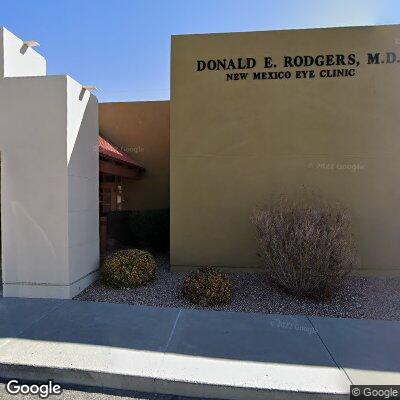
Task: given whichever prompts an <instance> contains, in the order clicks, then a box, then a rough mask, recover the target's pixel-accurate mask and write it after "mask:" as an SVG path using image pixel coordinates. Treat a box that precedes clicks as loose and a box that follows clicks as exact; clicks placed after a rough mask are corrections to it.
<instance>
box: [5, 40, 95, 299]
mask: <svg viewBox="0 0 400 400" xmlns="http://www.w3.org/2000/svg"><path fill="white" fill-rule="evenodd" d="M3 39H4V36H3ZM0 49H1V47H0ZM3 50H4V47H3ZM3 58H4V59H7V54H5V55H4V57H3ZM29 60H30V59H29V58H27V59H25V61H27V62H28V61H29ZM16 71H17V72H18V71H19V72H18V73H20V72H22V71H25V72H24V73H26V74H27V75H29V74H31V75H32V76H26V77H5V78H2V77H0V152H1V181H0V182H1V233H2V279H3V294H4V296H6V297H47V298H72V297H73V296H75V295H76V294H77V293H79V292H80V291H81V290H83V289H84V288H85V287H86V286H88V285H89V284H90V283H91V282H93V280H95V279H96V277H97V273H98V266H99V214H98V149H97V145H98V111H97V99H96V98H95V97H94V96H93V95H91V94H90V93H89V92H88V91H84V90H83V89H82V86H81V85H80V84H79V83H77V82H76V81H74V80H73V79H72V78H70V77H69V76H66V75H63V76H33V75H34V74H35V73H36V72H38V71H39V70H38V69H37V64H36V63H35V61H33V62H32V64H31V69H30V67H29V62H28V65H25V66H24V67H20V66H17V67H16Z"/></svg>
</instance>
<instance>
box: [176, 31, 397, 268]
mask: <svg viewBox="0 0 400 400" xmlns="http://www.w3.org/2000/svg"><path fill="white" fill-rule="evenodd" d="M399 38H400V27H399V26H376V27H356V28H333V29H309V30H291V31H271V32H247V33H227V34H209V35H183V36H174V37H173V38H172V66H171V68H172V73H171V264H172V268H173V269H174V270H181V269H186V268H189V267H193V266H198V265H216V266H218V267H222V268H227V269H234V270H254V269H258V268H260V262H259V260H258V258H257V256H256V240H255V232H254V229H253V226H252V224H251V222H250V217H251V214H252V210H253V208H254V207H255V206H257V205H262V204H265V202H267V201H268V199H269V197H270V195H271V194H273V193H282V192H284V193H285V192H291V191H293V190H295V189H296V188H298V187H299V186H300V185H306V186H308V187H310V188H311V189H313V190H317V191H319V192H321V193H322V194H323V195H325V197H327V198H329V199H331V200H332V201H336V200H338V201H340V202H342V203H343V204H344V205H345V206H347V207H349V208H350V210H351V212H352V215H353V219H354V225H355V233H356V236H357V239H358V242H359V246H360V251H361V267H360V270H359V271H358V273H361V274H373V275H399V273H400V229H399V227H400V217H399V214H398V212H397V208H398V204H399V202H400V185H399V181H400V161H399V160H400V158H399V151H400V135H399V126H400V113H399V110H400V96H399V93H398V87H399V85H400V63H399V61H398V60H399V59H400V42H399V40H400V39H399ZM378 53H379V54H378Z"/></svg>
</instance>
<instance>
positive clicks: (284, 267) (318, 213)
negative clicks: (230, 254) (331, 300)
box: [253, 190, 358, 299]
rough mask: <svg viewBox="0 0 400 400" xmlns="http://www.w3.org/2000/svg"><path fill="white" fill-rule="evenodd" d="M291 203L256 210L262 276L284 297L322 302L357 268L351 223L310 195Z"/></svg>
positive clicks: (347, 216)
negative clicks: (290, 296) (263, 274)
mask: <svg viewBox="0 0 400 400" xmlns="http://www.w3.org/2000/svg"><path fill="white" fill-rule="evenodd" d="M295 197H296V200H294V199H293V198H289V197H288V196H280V197H276V198H274V199H272V200H271V202H270V203H269V205H268V206H266V207H263V208H259V209H256V210H255V212H254V215H253V222H254V224H255V227H256V230H257V237H258V247H259V251H258V254H259V256H260V257H261V259H262V260H263V264H264V266H265V270H266V272H267V276H268V277H269V278H270V279H271V280H272V281H273V282H275V283H276V284H278V285H279V286H281V287H282V288H284V289H285V290H287V291H288V292H290V293H292V294H294V295H298V296H305V297H312V298H316V299H321V298H326V297H329V296H330V295H331V294H332V292H333V290H334V288H335V287H337V286H338V285H339V284H340V282H341V281H342V280H343V278H344V277H345V276H346V275H347V274H349V272H350V271H351V270H352V269H353V268H354V267H355V266H356V265H357V264H358V257H357V251H356V246H355V241H354V237H353V235H352V229H351V225H352V224H351V217H350V214H349V212H348V211H347V210H346V209H344V208H343V207H341V206H340V205H339V204H335V205H333V204H329V203H328V202H326V201H325V200H323V199H322V198H321V197H319V196H316V195H315V194H313V193H312V192H309V191H304V190H303V191H302V192H301V193H300V194H299V195H297V196H295Z"/></svg>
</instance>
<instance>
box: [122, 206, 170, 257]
mask: <svg viewBox="0 0 400 400" xmlns="http://www.w3.org/2000/svg"><path fill="white" fill-rule="evenodd" d="M129 226H130V230H131V232H132V236H133V239H134V240H135V243H137V244H140V245H143V246H147V247H152V248H155V249H157V250H167V249H168V248H169V209H161V210H143V211H131V213H130V216H129Z"/></svg>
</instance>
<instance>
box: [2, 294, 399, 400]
mask: <svg viewBox="0 0 400 400" xmlns="http://www.w3.org/2000/svg"><path fill="white" fill-rule="evenodd" d="M399 360H400V323H399V322H389V321H370V320H352V319H335V318H313V317H310V318H309V317H303V316H286V315H264V314H247V313H231V312H216V311H196V310H184V309H174V308H153V307H140V306H130V305H124V304H109V303H94V302H79V301H74V300H41V299H13V298H3V299H0V377H3V378H21V379H28V380H29V379H31V380H47V379H54V380H56V381H57V382H59V383H67V384H78V385H86V386H96V387H110V388H118V389H125V390H136V391H143V392H152V393H170V394H176V395H185V396H198V397H213V398H225V399H265V398H266V397H267V396H268V399H288V398H293V399H310V398H321V399H332V398H333V397H335V398H348V393H349V385H350V384H351V383H354V384H400V362H399Z"/></svg>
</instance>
